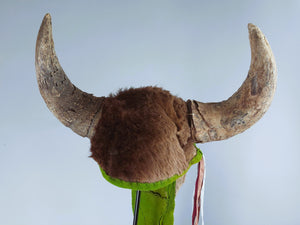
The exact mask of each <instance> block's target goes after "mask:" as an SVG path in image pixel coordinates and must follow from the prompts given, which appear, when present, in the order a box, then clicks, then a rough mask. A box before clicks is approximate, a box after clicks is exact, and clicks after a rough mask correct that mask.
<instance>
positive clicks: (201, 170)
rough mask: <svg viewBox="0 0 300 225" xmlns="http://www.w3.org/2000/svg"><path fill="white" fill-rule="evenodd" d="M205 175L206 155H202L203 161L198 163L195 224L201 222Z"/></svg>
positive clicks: (194, 211) (194, 210) (194, 212)
mask: <svg viewBox="0 0 300 225" xmlns="http://www.w3.org/2000/svg"><path fill="white" fill-rule="evenodd" d="M204 176H205V162H204V157H202V159H201V161H200V162H199V163H198V175H197V180H196V184H195V194H194V209H193V220H192V221H193V223H192V224H193V225H198V223H199V218H200V209H201V193H202V190H203V184H204ZM202 207H203V206H202ZM202 218H203V213H202ZM202 222H203V221H202Z"/></svg>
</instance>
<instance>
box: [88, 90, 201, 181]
mask: <svg viewBox="0 0 300 225" xmlns="http://www.w3.org/2000/svg"><path fill="white" fill-rule="evenodd" d="M193 143H194V142H193V140H192V138H191V137H190V127H189V125H188V119H187V106H186V103H185V102H184V101H183V100H182V99H181V98H177V97H175V96H172V95H171V94H170V93H169V92H168V91H165V90H163V89H161V88H157V87H143V88H137V89H133V88H130V89H127V90H121V91H119V92H118V93H117V94H116V95H110V96H109V97H108V98H106V99H105V100H104V103H103V108H102V115H101V119H100V120H99V123H98V125H97V127H96V131H95V135H94V137H93V138H92V140H91V152H92V155H91V157H92V158H93V159H94V160H95V161H96V162H98V164H99V165H100V167H101V168H102V169H103V170H104V171H105V172H106V173H107V174H108V175H109V176H111V177H114V178H118V179H121V180H124V181H128V182H141V183H152V182H157V181H161V180H165V179H167V178H169V177H171V176H174V175H180V174H182V173H183V171H184V170H186V169H187V168H188V165H189V161H190V160H191V159H192V158H193V156H194V155H195V154H196V150H195V147H194V146H193Z"/></svg>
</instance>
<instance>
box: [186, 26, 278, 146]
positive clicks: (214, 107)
mask: <svg viewBox="0 0 300 225" xmlns="http://www.w3.org/2000/svg"><path fill="white" fill-rule="evenodd" d="M248 29H249V39H250V46H251V65H250V70H249V72H248V76H247V78H246V80H245V81H244V83H243V84H242V86H241V87H240V88H239V90H238V91H237V92H236V93H234V94H233V95H232V96H231V97H230V98H229V99H227V100H226V101H222V102H217V103H202V102H197V101H192V103H193V104H192V105H191V108H192V113H193V120H192V121H193V123H194V124H193V126H192V127H193V128H194V131H193V136H194V139H195V140H196V141H197V142H200V143H204V142H209V141H219V140H224V139H227V138H230V137H232V136H234V135H236V134H239V133H241V132H243V131H245V130H246V129H248V128H249V127H251V126H252V125H253V124H254V123H255V122H256V121H258V120H259V119H260V118H261V117H262V116H263V114H264V113H265V112H266V111H267V109H268V108H269V106H270V104H271V102H272V99H273V96H274V92H275V88H276V81H277V69H276V64H275V59H274V56H273V53H272V50H271V48H270V45H269V43H268V41H267V39H266V38H265V36H264V35H263V33H262V32H261V31H260V30H259V28H257V27H256V26H255V25H253V24H249V25H248Z"/></svg>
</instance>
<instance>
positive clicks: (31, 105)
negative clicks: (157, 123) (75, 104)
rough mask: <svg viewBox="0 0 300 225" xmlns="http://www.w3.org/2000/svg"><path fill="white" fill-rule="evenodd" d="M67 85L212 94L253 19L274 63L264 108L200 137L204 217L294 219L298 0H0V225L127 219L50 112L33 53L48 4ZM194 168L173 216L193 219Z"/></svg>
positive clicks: (238, 70) (226, 83) (222, 85)
mask: <svg viewBox="0 0 300 225" xmlns="http://www.w3.org/2000/svg"><path fill="white" fill-rule="evenodd" d="M47 12H49V13H51V15H52V18H53V34H54V40H55V44H56V51H57V55H58V57H59V59H60V62H61V64H62V66H63V68H64V70H65V72H66V73H67V74H68V76H69V78H70V79H71V80H72V82H73V83H74V84H75V85H77V86H78V87H79V88H81V89H82V90H84V91H86V92H89V93H93V94H95V95H97V96H102V95H108V94H109V93H111V92H115V91H117V90H118V89H119V88H122V87H131V86H132V87H139V86H145V85H157V86H160V87H164V88H165V89H168V90H170V91H171V93H173V94H175V95H178V96H180V97H182V98H183V99H185V100H187V99H197V100H198V101H204V102H208V101H221V100H224V99H227V98H228V97H229V96H230V95H231V94H233V93H234V92H235V91H236V90H237V89H238V88H239V86H240V85H241V84H242V82H243V81H244V79H245V78H246V75H247V72H248V68H249V65H250V48H249V41H248V30H247V23H249V22H251V23H254V24H256V25H257V26H259V27H260V28H261V30H262V31H263V32H264V34H265V35H266V36H267V38H268V40H269V42H270V44H271V47H272V49H273V52H274V55H275V58H276V61H277V66H278V87H277V90H276V94H275V97H274V101H273V103H272V105H271V107H270V109H269V111H268V112H267V113H266V114H265V116H264V117H263V118H262V119H261V120H260V121H259V122H258V123H256V124H255V125H254V126H253V127H252V128H250V129H249V130H247V131H246V132H244V133H243V134H240V135H237V136H235V137H233V138H231V139H229V140H226V141H220V142H214V143H207V144H201V145H200V144H199V145H198V146H199V147H200V148H201V149H202V151H203V152H204V154H205V156H206V160H207V180H206V187H205V189H206V191H205V203H204V217H205V218H204V219H205V222H206V224H208V225H210V224H212V225H218V224H219V225H224V224H226V225H253V224H255V225H265V224H272V225H279V224H280V225H282V224H287V225H296V224H299V221H300V213H299V208H300V196H299V189H300V172H299V169H300V164H299V159H300V151H299V139H300V135H299V133H300V132H299V125H300V124H299V111H300V105H299V100H298V99H299V96H300V92H299V87H298V84H299V69H298V65H299V50H300V42H299V41H298V40H300V39H299V36H300V32H299V31H300V26H299V25H300V3H299V1H288V0H285V1H279V0H269V1H262V0H255V1H254V0H251V1H250V0H249V1H239V0H236V1H234V0H231V1H213V0H211V1H195V0H187V1H178V0H173V1H164V0H157V1H156V0H152V1H141V0H139V1H125V0H119V1H112V0H110V1H108V0H107V1H86V0H84V1H58V0H52V1H34V0H31V1H24V0H23V1H22V0H19V1H17V0H10V1H3V0H2V1H1V2H0V34H1V35H0V40H1V41H0V100H1V110H0V118H1V119H0V120H1V125H0V224H3V225H4V224H5V225H54V224H55V225H82V224H85V225H99V224H105V225H109V224H113V225H115V224H131V223H132V212H131V203H130V202H131V195H130V191H129V190H125V189H120V188H117V187H115V186H112V185H111V184H109V183H108V182H106V181H105V180H104V179H103V178H102V175H101V174H100V171H99V168H98V166H97V164H96V163H95V162H94V161H93V160H92V159H91V158H89V155H90V152H89V147H90V143H89V140H88V139H87V138H81V137H79V136H77V135H76V134H74V133H73V132H72V131H71V130H70V129H67V128H66V127H64V126H63V125H62V124H61V123H60V122H59V121H58V120H57V119H56V118H55V117H54V116H53V115H52V114H51V113H50V111H49V110H48V109H47V107H46V105H45V103H44V101H43V100H42V98H41V96H40V94H39V90H38V87H37V82H36V78H35V68H34V51H35V41H36V37H37V32H38V29H39V26H40V24H41V21H42V19H43V16H44V14H45V13H47ZM195 179H196V166H193V167H192V169H191V170H190V171H189V173H188V175H187V179H186V182H185V184H184V185H183V186H182V188H181V190H180V191H179V193H178V196H177V198H176V209H175V224H176V225H182V224H183V225H186V224H191V212H192V198H193V190H194V183H195Z"/></svg>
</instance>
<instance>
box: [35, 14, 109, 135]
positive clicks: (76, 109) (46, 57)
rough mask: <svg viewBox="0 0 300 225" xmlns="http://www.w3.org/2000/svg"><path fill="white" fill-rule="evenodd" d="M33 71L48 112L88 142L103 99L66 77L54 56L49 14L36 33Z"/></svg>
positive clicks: (99, 114)
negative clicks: (83, 89)
mask: <svg viewBox="0 0 300 225" xmlns="http://www.w3.org/2000/svg"><path fill="white" fill-rule="evenodd" d="M35 67H36V76H37V81H38V85H39V89H40V93H41V95H42V97H43V98H44V100H45V102H46V104H47V106H48V108H49V109H50V110H51V112H52V113H53V114H54V115H55V116H56V117H57V118H58V119H59V120H60V121H61V122H62V123H63V124H64V125H65V126H67V127H69V128H71V129H72V130H73V131H74V132H75V133H77V134H79V135H80V136H83V137H89V138H91V137H92V136H93V134H94V127H95V126H96V124H97V123H98V121H99V118H100V116H101V105H102V101H103V99H104V98H103V97H102V98H98V97H95V96H93V95H91V94H88V93H85V92H83V91H81V90H79V89H78V88H77V87H75V86H74V85H73V84H72V83H71V81H70V80H69V78H68V77H67V76H66V74H65V72H64V71H63V69H62V67H61V65H60V63H59V61H58V58H57V56H56V54H55V50H54V42H53V38H52V26H51V17H50V14H46V15H45V17H44V19H43V22H42V24H41V27H40V30H39V33H38V38H37V42H36V50H35Z"/></svg>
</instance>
